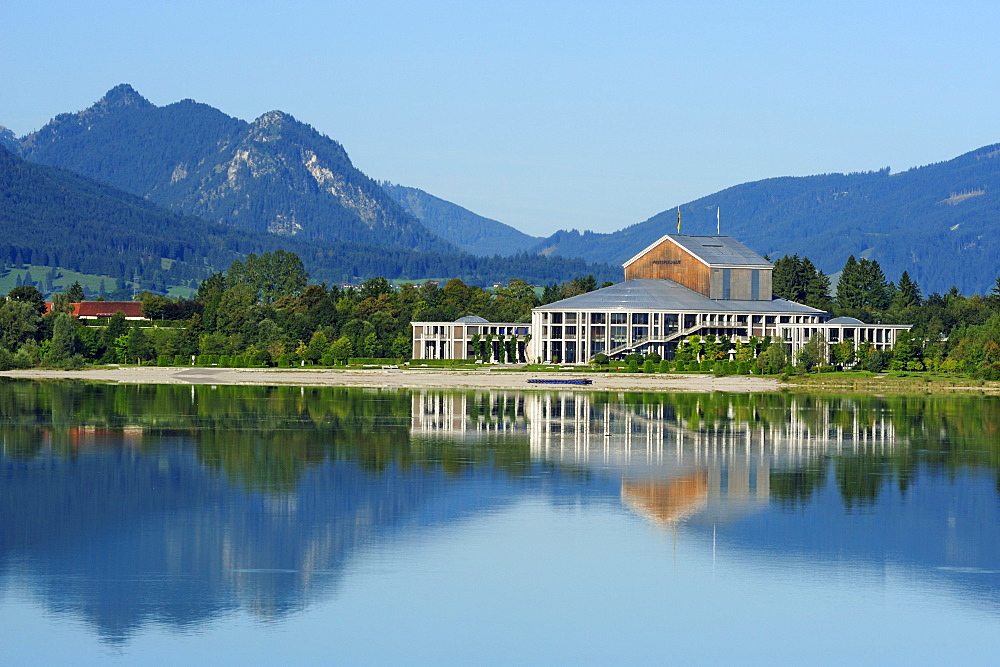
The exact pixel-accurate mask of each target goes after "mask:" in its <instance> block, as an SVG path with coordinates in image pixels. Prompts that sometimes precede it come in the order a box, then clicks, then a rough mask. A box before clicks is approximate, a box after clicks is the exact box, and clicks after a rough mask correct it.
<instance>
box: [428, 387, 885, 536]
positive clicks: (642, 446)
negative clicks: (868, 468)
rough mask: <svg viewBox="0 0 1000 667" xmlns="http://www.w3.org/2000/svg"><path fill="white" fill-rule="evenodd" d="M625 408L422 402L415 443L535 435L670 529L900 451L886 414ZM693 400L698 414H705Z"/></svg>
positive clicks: (552, 402)
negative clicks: (808, 474) (779, 480)
mask: <svg viewBox="0 0 1000 667" xmlns="http://www.w3.org/2000/svg"><path fill="white" fill-rule="evenodd" d="M646 396H647V397H648V396H649V395H646ZM620 398H621V397H620V396H619V395H617V394H613V395H610V396H608V395H604V394H590V393H576V392H547V393H524V392H515V391H484V392H474V393H461V394H459V393H443V392H442V393H434V392H428V393H421V394H416V393H415V394H414V395H413V399H412V400H413V409H412V430H411V433H412V435H414V436H420V435H423V436H426V435H431V434H434V435H438V436H447V437H451V438H457V439H463V440H475V439H476V438H479V437H482V436H484V435H485V434H490V433H497V432H508V433H509V432H520V433H526V434H527V435H528V436H529V442H530V447H531V455H532V458H533V459H535V460H541V461H552V462H556V463H558V464H559V465H560V466H562V467H584V468H589V469H591V470H596V471H600V472H602V473H603V474H605V475H611V476H615V477H618V476H620V478H621V500H622V503H623V504H624V505H625V506H626V507H628V508H630V509H631V510H633V511H634V512H636V513H637V514H639V515H641V516H643V517H645V518H647V519H648V520H650V521H651V522H653V523H656V524H660V525H667V524H676V523H677V522H679V521H684V520H686V519H689V518H692V517H694V516H702V517H703V518H706V519H711V520H713V521H717V520H724V519H726V518H734V517H735V516H738V515H742V514H745V513H746V512H748V511H752V510H753V509H754V508H755V507H762V506H766V505H767V504H768V503H769V502H770V499H771V474H772V473H773V472H775V471H781V470H792V469H797V468H800V467H802V466H804V465H806V464H807V463H808V462H809V461H811V460H815V459H817V458H820V457H823V456H827V455H838V456H839V455H845V454H847V455H856V454H875V455H879V456H885V455H889V454H890V453H891V452H892V451H893V449H894V448H895V447H897V446H898V445H899V443H898V441H897V436H896V433H895V429H894V427H893V424H892V422H891V421H890V419H889V418H888V415H887V414H886V413H883V414H881V415H880V416H878V417H877V418H874V419H872V418H871V417H870V415H869V416H866V417H865V418H861V417H860V416H859V413H858V412H854V413H853V414H852V416H851V419H850V420H849V422H848V423H847V424H844V423H843V421H842V420H835V419H833V416H834V414H835V413H834V412H833V411H831V410H826V409H814V407H813V406H812V405H809V404H804V405H798V404H797V401H796V399H794V398H790V399H788V401H787V403H785V404H784V408H783V410H782V414H781V419H777V420H774V421H770V420H767V419H753V420H751V419H741V418H740V416H739V415H738V414H736V410H735V406H734V405H733V404H732V403H728V404H725V405H724V406H723V412H722V414H721V415H719V416H717V417H718V418H716V419H713V420H710V421H706V420H702V419H696V420H692V419H688V418H686V417H684V416H682V415H680V414H679V411H678V404H677V403H675V402H674V401H672V400H669V397H668V400H660V401H652V402H643V401H642V400H639V401H637V402H635V403H631V404H630V403H628V402H623V401H621V400H620ZM640 398H641V397H640ZM693 400H694V401H695V405H694V406H693V407H692V410H691V411H692V413H693V414H695V415H699V414H701V413H703V412H704V411H705V410H704V409H703V408H702V407H701V406H699V405H698V404H697V401H698V399H697V398H695V399H693ZM704 400H706V401H712V400H713V399H712V398H711V397H710V396H709V397H707V398H705V399H704ZM715 407H717V406H715ZM751 414H754V415H755V416H759V415H756V414H755V413H751Z"/></svg>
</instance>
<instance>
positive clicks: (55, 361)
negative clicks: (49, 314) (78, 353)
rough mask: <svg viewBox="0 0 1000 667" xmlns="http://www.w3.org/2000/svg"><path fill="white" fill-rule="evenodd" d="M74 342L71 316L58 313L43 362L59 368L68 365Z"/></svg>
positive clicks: (71, 357)
mask: <svg viewBox="0 0 1000 667" xmlns="http://www.w3.org/2000/svg"><path fill="white" fill-rule="evenodd" d="M75 343H76V339H75V337H74V325H73V318H72V317H70V316H69V315H67V314H66V313H59V314H58V315H56V317H55V321H54V323H53V325H52V341H51V343H50V344H49V351H48V354H46V355H45V363H47V364H48V365H50V366H55V367H59V368H61V367H65V366H69V365H70V363H71V361H72V359H73V353H74V351H75V350H74V347H75Z"/></svg>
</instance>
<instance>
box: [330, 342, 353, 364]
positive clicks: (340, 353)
mask: <svg viewBox="0 0 1000 667" xmlns="http://www.w3.org/2000/svg"><path fill="white" fill-rule="evenodd" d="M330 353H331V354H332V355H333V358H334V359H335V360H336V361H337V362H339V363H341V364H346V363H347V360H348V359H349V358H350V357H351V356H353V355H354V343H352V342H351V339H350V338H348V337H347V336H341V337H340V338H338V339H337V340H335V341H333V343H332V344H331V345H330Z"/></svg>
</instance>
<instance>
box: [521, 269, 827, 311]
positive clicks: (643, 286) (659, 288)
mask: <svg viewBox="0 0 1000 667" xmlns="http://www.w3.org/2000/svg"><path fill="white" fill-rule="evenodd" d="M534 310H621V311H629V312H631V311H642V310H677V311H697V312H705V313H718V312H739V313H790V314H798V315H817V314H820V313H824V312H825V311H822V310H817V309H816V308H810V307H809V306H804V305H802V304H801V303H796V302H794V301H787V300H785V299H772V300H770V301H737V300H732V299H725V300H715V299H709V298H708V297H705V296H702V295H701V294H699V293H698V292H695V291H694V290H691V289H688V288H687V287H684V286H683V285H680V284H678V283H675V282H674V281H672V280H667V279H652V278H637V279H635V280H626V281H625V282H621V283H617V284H615V285H611V286H610V287H604V288H602V289H599V290H595V291H593V292H587V293H586V294H579V295H577V296H572V297H570V298H568V299H563V300H562V301H556V302H554V303H549V304H546V305H544V306H539V307H538V308H535V309H534Z"/></svg>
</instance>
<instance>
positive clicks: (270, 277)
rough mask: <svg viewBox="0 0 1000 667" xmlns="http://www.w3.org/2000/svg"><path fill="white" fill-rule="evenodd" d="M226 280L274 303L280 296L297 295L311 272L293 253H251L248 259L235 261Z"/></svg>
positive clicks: (264, 300) (282, 251) (303, 287)
mask: <svg viewBox="0 0 1000 667" xmlns="http://www.w3.org/2000/svg"><path fill="white" fill-rule="evenodd" d="M226 282H227V283H228V284H229V285H230V286H234V285H244V286H246V287H249V288H250V289H251V291H252V292H253V294H254V296H255V299H256V300H259V301H261V302H263V303H274V302H275V301H277V300H278V299H279V298H281V297H298V296H299V294H300V293H301V292H302V290H304V289H305V287H306V285H307V284H308V282H309V274H308V273H307V272H306V270H305V266H304V265H303V264H302V260H301V259H300V258H299V256H298V255H296V254H295V253H294V252H288V251H285V250H275V251H274V252H265V253H263V254H261V255H260V256H257V255H256V254H254V253H250V254H249V255H247V258H246V260H244V261H242V262H241V261H240V260H236V261H234V262H233V263H232V264H231V265H230V266H229V270H228V271H227V272H226Z"/></svg>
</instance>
